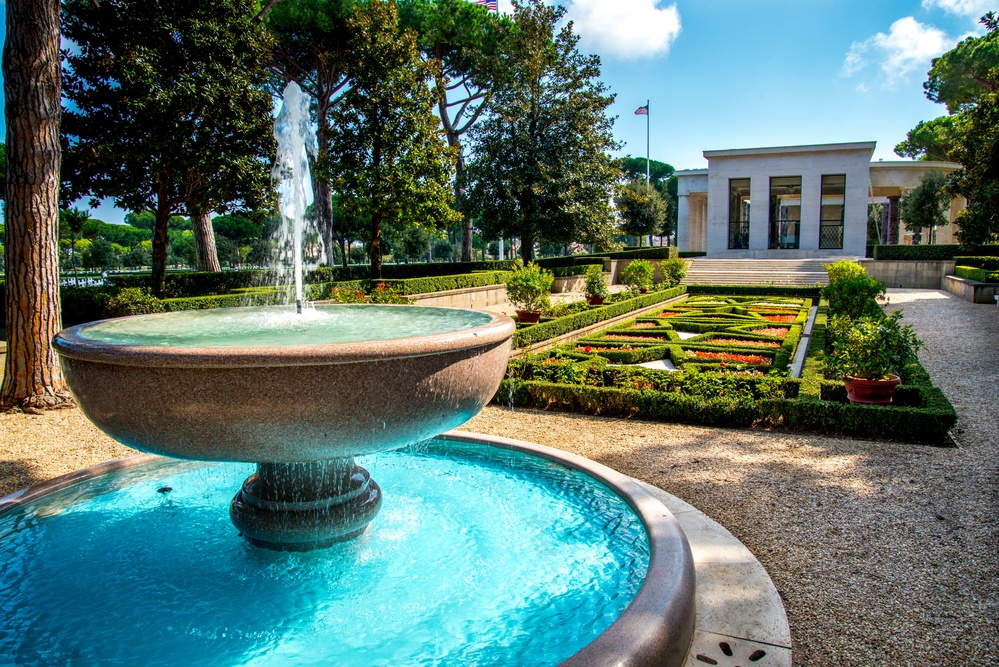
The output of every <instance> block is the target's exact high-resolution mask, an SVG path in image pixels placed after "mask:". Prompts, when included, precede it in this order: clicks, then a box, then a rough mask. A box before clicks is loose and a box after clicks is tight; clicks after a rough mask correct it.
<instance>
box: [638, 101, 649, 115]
mask: <svg viewBox="0 0 999 667" xmlns="http://www.w3.org/2000/svg"><path fill="white" fill-rule="evenodd" d="M635 115H636V116H648V115H649V105H648V104H646V105H645V106H644V107H638V108H637V109H635Z"/></svg>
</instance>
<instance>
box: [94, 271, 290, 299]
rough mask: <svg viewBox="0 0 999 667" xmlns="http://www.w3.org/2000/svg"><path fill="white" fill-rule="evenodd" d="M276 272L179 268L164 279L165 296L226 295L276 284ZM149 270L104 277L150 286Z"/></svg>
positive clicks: (112, 282) (119, 284) (121, 284)
mask: <svg viewBox="0 0 999 667" xmlns="http://www.w3.org/2000/svg"><path fill="white" fill-rule="evenodd" d="M275 280H276V278H275V274H274V273H273V272H272V271H262V270H249V271H219V272H208V271H205V272H199V271H178V272H175V273H174V272H171V273H167V274H166V277H165V279H164V282H163V296H164V298H178V297H190V296H208V295H212V294H227V293H229V292H232V291H233V290H235V289H240V288H247V287H261V286H266V285H273V284H274V282H275ZM152 282H153V278H152V274H150V273H118V274H111V275H109V276H108V277H107V279H106V280H105V284H106V285H107V286H108V287H112V288H118V289H122V288H125V287H147V288H148V287H151V286H152Z"/></svg>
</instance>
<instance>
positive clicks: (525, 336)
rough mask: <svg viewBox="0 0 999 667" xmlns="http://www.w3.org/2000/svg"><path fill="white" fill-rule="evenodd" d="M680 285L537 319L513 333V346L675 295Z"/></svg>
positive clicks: (681, 289) (525, 343) (681, 288)
mask: <svg viewBox="0 0 999 667" xmlns="http://www.w3.org/2000/svg"><path fill="white" fill-rule="evenodd" d="M684 289H685V288H684V286H683V285H680V286H679V287H673V288H672V289H668V290H662V291H658V292H650V293H649V294H643V295H641V296H638V297H634V298H631V299H625V300H623V301H615V302H614V303H612V304H609V305H606V306H598V307H595V308H590V309H588V310H585V311H583V312H580V313H574V314H572V315H569V316H566V317H561V318H559V319H555V320H551V321H549V322H541V323H540V324H535V325H533V326H530V327H526V328H524V329H519V330H518V331H517V332H516V333H515V334H514V335H513V346H514V347H527V346H530V345H534V344H535V343H540V342H543V341H547V340H551V339H553V338H558V337H559V336H561V335H563V334H567V333H570V332H572V331H576V330H578V329H583V328H585V327H588V326H590V325H591V324H596V323H597V322H604V321H606V320H610V319H613V318H615V317H618V316H620V315H624V314H625V313H630V312H631V311H634V310H639V309H641V308H645V307H646V306H651V305H654V304H657V303H660V302H662V301H667V300H669V299H673V298H676V297H678V296H680V295H681V294H683V292H684Z"/></svg>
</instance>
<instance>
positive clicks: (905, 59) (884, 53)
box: [842, 0, 958, 87]
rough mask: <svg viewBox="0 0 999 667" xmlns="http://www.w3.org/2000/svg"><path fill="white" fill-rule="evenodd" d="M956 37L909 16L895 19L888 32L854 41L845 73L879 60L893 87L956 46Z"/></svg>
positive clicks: (848, 53) (886, 81)
mask: <svg viewBox="0 0 999 667" xmlns="http://www.w3.org/2000/svg"><path fill="white" fill-rule="evenodd" d="M937 1H940V2H944V1H951V2H957V1H958V0H937ZM955 41H956V40H954V39H953V38H951V37H948V36H947V33H945V32H943V31H942V30H939V29H938V28H934V27H933V26H931V25H925V24H922V23H920V22H919V21H917V20H916V19H914V18H913V17H911V16H906V17H905V18H902V19H899V20H897V21H895V22H894V23H892V24H891V28H890V29H889V30H888V34H887V35H886V34H885V33H883V32H879V33H877V34H876V35H874V36H873V37H868V38H867V39H865V40H864V41H863V42H854V43H853V44H852V45H851V46H850V50H849V51H848V52H847V54H846V59H845V60H844V61H843V69H842V73H843V75H844V76H853V75H854V74H856V73H857V72H859V71H860V70H862V69H864V68H865V67H867V66H868V65H870V64H871V63H872V62H878V63H880V64H881V71H882V72H883V73H884V75H885V84H886V85H887V86H889V87H891V86H893V85H894V84H896V83H898V82H899V81H900V80H902V79H904V78H905V77H906V76H907V75H908V74H909V73H911V72H912V71H914V70H918V71H920V72H922V71H925V70H926V69H928V68H929V65H930V61H931V60H932V59H933V58H935V57H936V56H939V55H940V54H942V53H943V52H944V51H947V50H948V49H950V48H951V47H953V46H954V44H955Z"/></svg>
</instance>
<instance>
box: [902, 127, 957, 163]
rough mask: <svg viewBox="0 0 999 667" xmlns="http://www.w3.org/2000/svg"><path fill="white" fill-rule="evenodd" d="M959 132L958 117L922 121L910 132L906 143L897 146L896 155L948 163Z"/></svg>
mask: <svg viewBox="0 0 999 667" xmlns="http://www.w3.org/2000/svg"><path fill="white" fill-rule="evenodd" d="M959 132H960V130H959V128H958V126H957V117H956V116H940V117H939V118H934V119H933V120H927V121H920V122H919V124H917V125H916V127H915V128H913V129H911V130H909V133H908V134H907V135H906V138H905V141H902V142H900V143H899V144H898V145H897V146H895V153H896V155H899V156H900V157H911V158H913V159H918V160H938V161H946V160H949V159H950V155H951V152H952V151H953V150H954V147H955V144H956V143H957V136H958V133H959Z"/></svg>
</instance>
